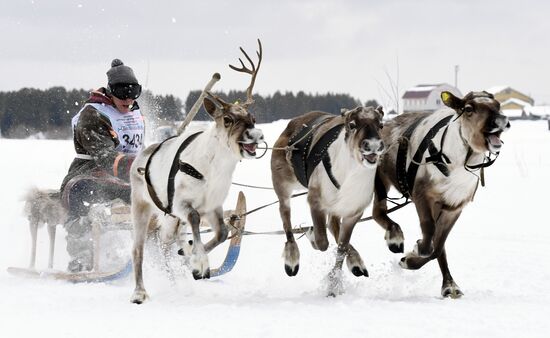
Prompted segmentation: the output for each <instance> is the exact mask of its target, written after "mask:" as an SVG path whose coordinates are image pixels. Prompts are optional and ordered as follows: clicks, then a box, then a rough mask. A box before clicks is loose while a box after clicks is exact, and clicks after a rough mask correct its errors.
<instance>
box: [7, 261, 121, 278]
mask: <svg viewBox="0 0 550 338" xmlns="http://www.w3.org/2000/svg"><path fill="white" fill-rule="evenodd" d="M8 272H9V273H11V274H12V275H14V276H18V277H26V278H40V279H52V280H63V281H67V282H72V283H107V282H112V281H115V280H117V279H121V278H124V277H126V276H128V275H129V274H130V273H131V272H132V261H128V263H126V265H125V266H124V267H123V268H122V269H120V270H114V271H107V272H101V271H87V272H75V273H71V272H65V271H56V270H35V269H28V268H16V267H9V268H8Z"/></svg>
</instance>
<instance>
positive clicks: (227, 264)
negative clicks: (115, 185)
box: [7, 191, 246, 283]
mask: <svg viewBox="0 0 550 338" xmlns="http://www.w3.org/2000/svg"><path fill="white" fill-rule="evenodd" d="M90 214H91V215H92V216H93V219H94V222H93V223H92V238H93V240H94V263H93V264H94V268H93V270H92V271H85V272H75V273H71V272H66V271H60V270H52V269H48V270H40V269H33V268H20V267H8V269H7V271H8V272H9V273H10V274H12V275H14V276H18V277H25V278H36V279H49V280H61V281H67V282H71V283H107V282H112V281H115V280H118V279H122V278H126V277H127V276H128V275H130V274H131V272H132V270H133V266H132V260H129V261H128V262H127V263H126V264H125V265H124V266H123V267H121V268H120V269H116V270H111V271H100V269H99V266H100V264H99V256H100V255H99V253H100V245H99V243H100V240H99V239H100V236H101V232H102V231H103V232H106V231H113V230H131V229H132V227H131V221H130V208H129V206H127V205H126V204H123V203H122V204H121V203H110V204H109V208H106V205H104V204H99V205H97V206H94V207H92V208H91V209H90ZM245 214H246V198H245V196H244V194H243V192H242V191H240V192H239V196H238V199H237V205H236V207H235V210H232V211H229V212H227V213H226V216H227V222H226V225H227V226H228V228H229V231H230V238H231V239H230V241H229V247H228V249H227V253H226V255H225V259H224V261H223V262H222V263H221V264H220V266H219V267H218V268H215V269H212V270H211V272H210V277H218V276H221V275H223V274H225V273H227V272H229V271H231V270H232V269H233V267H234V266H235V264H236V263H237V259H238V258H239V253H240V249H241V240H242V236H243V233H244V226H245V223H246V215H245Z"/></svg>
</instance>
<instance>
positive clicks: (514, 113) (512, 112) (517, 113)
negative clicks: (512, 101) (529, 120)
mask: <svg viewBox="0 0 550 338" xmlns="http://www.w3.org/2000/svg"><path fill="white" fill-rule="evenodd" d="M502 113H503V114H504V115H506V116H508V117H523V109H502Z"/></svg>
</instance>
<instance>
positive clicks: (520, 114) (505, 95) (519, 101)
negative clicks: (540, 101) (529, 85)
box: [486, 86, 550, 120]
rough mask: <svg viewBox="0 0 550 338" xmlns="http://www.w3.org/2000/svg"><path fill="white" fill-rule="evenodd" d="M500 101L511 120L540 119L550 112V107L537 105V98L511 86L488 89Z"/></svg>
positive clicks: (503, 110)
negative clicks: (534, 98)
mask: <svg viewBox="0 0 550 338" xmlns="http://www.w3.org/2000/svg"><path fill="white" fill-rule="evenodd" d="M486 91H487V92H489V93H491V94H493V95H494V96H495V99H496V100H497V101H498V102H500V109H501V110H502V112H503V113H504V115H506V116H508V118H510V119H511V120H516V119H534V120H536V119H540V118H546V116H548V114H550V107H548V106H535V105H534V104H535V100H533V98H532V97H530V96H528V95H525V94H523V93H522V92H520V91H518V90H516V89H513V88H512V87H510V86H497V87H492V88H489V89H487V90H486Z"/></svg>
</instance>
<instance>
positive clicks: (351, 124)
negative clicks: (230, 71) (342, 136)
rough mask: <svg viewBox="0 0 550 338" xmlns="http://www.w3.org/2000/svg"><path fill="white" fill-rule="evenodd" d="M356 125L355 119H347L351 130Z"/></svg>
mask: <svg viewBox="0 0 550 338" xmlns="http://www.w3.org/2000/svg"><path fill="white" fill-rule="evenodd" d="M356 127H357V125H356V124H355V121H353V120H352V121H349V129H351V130H353V129H355V128H356Z"/></svg>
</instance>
